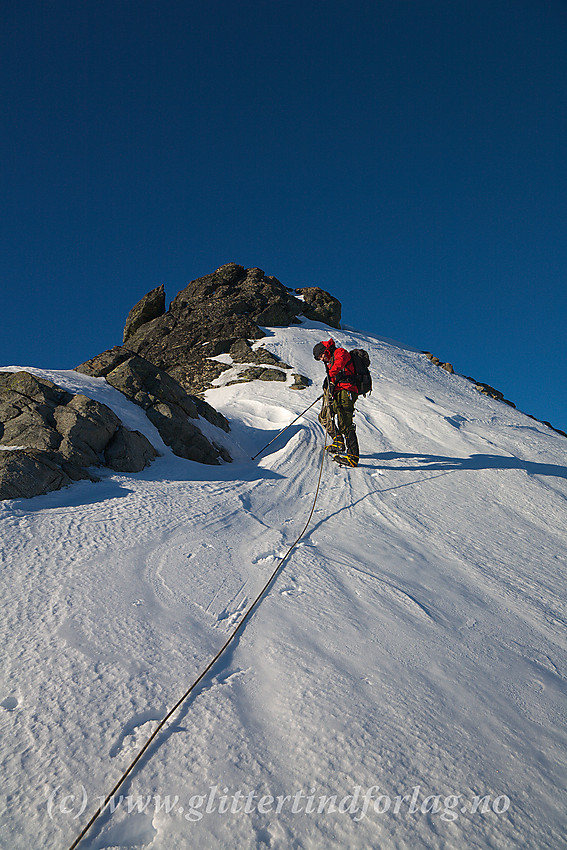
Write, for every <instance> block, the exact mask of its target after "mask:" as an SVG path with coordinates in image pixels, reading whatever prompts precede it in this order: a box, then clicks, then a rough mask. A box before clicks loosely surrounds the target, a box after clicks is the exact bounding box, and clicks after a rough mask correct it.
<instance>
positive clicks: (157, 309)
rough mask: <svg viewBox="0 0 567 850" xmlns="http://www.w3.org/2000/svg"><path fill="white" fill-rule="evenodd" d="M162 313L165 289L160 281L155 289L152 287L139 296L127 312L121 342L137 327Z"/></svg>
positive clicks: (163, 311)
mask: <svg viewBox="0 0 567 850" xmlns="http://www.w3.org/2000/svg"><path fill="white" fill-rule="evenodd" d="M164 313H165V290H164V288H163V283H162V285H161V286H158V287H156V289H152V291H151V292H148V294H147V295H144V297H143V298H141V299H140V301H138V303H137V304H135V305H134V306H133V307H132V309H131V310H130V312H129V313H128V317H127V319H126V325H125V327H124V339H123V342H126V340H127V339H128V338H129V337H131V336H132V334H135V333H136V331H137V330H138V328H140V327H141V326H142V325H145V324H147V323H148V322H151V320H152V319H157V318H158V316H162V315H163V314H164Z"/></svg>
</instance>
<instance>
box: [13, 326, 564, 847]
mask: <svg viewBox="0 0 567 850" xmlns="http://www.w3.org/2000/svg"><path fill="white" fill-rule="evenodd" d="M266 332H267V334H268V339H267V340H265V339H264V340H262V344H264V345H266V347H267V348H269V349H270V350H272V351H273V352H275V353H276V354H278V355H279V356H280V357H281V358H282V359H283V360H284V361H286V362H289V363H292V364H293V366H294V367H297V370H298V371H299V372H302V373H303V374H307V375H310V376H311V377H312V378H313V381H314V383H313V386H312V387H310V388H309V389H308V390H306V391H304V392H292V391H290V390H289V388H288V387H287V386H286V385H283V384H279V383H267V384H266V383H262V382H258V381H256V382H254V383H252V384H238V385H233V386H225V385H223V384H226V383H227V381H228V380H229V379H230V375H229V373H225V374H224V375H223V379H222V381H219V387H218V388H217V389H213V390H210V391H209V392H208V393H207V400H208V401H210V402H211V404H213V405H214V406H215V407H216V408H217V409H219V410H220V411H222V412H223V413H224V414H225V415H226V416H227V417H228V418H229V419H230V420H231V424H232V432H231V435H229V437H227V441H228V445H229V448H230V450H231V451H232V453H233V456H235V457H236V458H237V460H236V462H235V463H233V464H227V465H223V466H220V467H204V466H200V465H198V464H194V463H191V462H189V461H184V460H181V459H179V458H176V457H174V456H173V455H172V454H171V453H170V452H168V451H167V450H165V449H164V447H162V446H160V448H161V449H162V450H164V455H163V457H160V458H158V459H157V460H156V462H154V464H152V466H151V467H149V468H148V469H147V470H145V471H144V472H143V473H140V474H137V475H125V474H118V473H109V474H107V475H105V478H104V480H103V481H102V482H100V483H97V484H91V483H89V482H80V483H77V484H75V485H73V486H72V487H70V488H68V489H66V490H63V491H59V492H56V493H51V494H49V495H47V496H43V497H38V498H35V499H32V500H28V501H26V500H18V501H13V502H3V503H1V505H0V525H1V540H2V556H1V557H2V560H1V565H2V596H1V600H0V605H1V616H0V630H1V645H2V658H3V663H2V672H1V679H0V706H1V707H0V722H1V728H2V738H1V744H0V758H1V764H2V803H1V805H2V811H1V819H0V847H2V848H6V850H19V848H22V850H24V848H25V850H29V848H31V847H33V848H63V850H65V848H68V847H69V846H70V845H71V843H72V842H73V840H74V839H75V837H76V836H77V834H78V833H79V832H80V829H81V827H82V826H83V825H84V824H85V823H86V821H87V820H88V818H89V816H90V815H91V814H92V812H93V811H94V810H95V809H96V807H97V806H98V804H99V802H100V800H99V798H100V797H101V796H104V795H106V794H107V793H108V792H109V791H110V789H111V787H112V785H113V784H114V782H115V781H116V780H117V779H118V778H119V776H120V774H121V772H122V771H123V770H124V769H125V768H126V767H127V766H128V764H129V762H130V761H131V759H132V758H133V757H134V755H135V754H136V752H137V751H138V749H139V748H140V747H141V746H142V745H143V743H144V742H145V740H146V739H147V737H148V736H149V734H150V733H151V731H152V730H153V729H154V728H155V726H156V725H157V722H158V721H159V720H160V719H161V718H162V717H163V716H164V714H165V713H166V711H167V710H168V709H169V708H170V707H171V706H172V705H173V704H174V703H175V702H176V701H177V699H178V698H179V697H180V696H181V694H182V693H183V692H184V691H185V690H186V688H187V687H188V686H189V685H190V684H191V682H192V681H193V680H194V679H195V678H196V676H197V675H198V673H199V672H200V671H201V670H202V669H203V668H204V667H205V666H206V664H207V663H208V661H209V659H210V658H211V657H212V656H213V655H214V654H215V652H216V651H217V649H218V648H219V647H220V646H221V645H222V644H223V643H224V641H225V640H226V638H227V636H228V634H229V633H230V630H231V629H232V628H233V627H234V625H235V624H236V623H237V622H238V620H239V618H240V617H241V616H242V614H243V612H244V611H245V610H246V607H247V605H248V604H249V603H250V601H251V600H252V599H253V598H254V596H255V594H256V593H257V592H258V591H259V590H260V588H261V587H262V585H263V584H264V582H265V581H266V579H267V578H268V576H269V575H270V573H271V572H272V570H273V569H274V567H275V565H276V564H277V559H278V557H280V556H281V555H282V554H283V553H284V552H285V550H286V548H287V547H288V546H289V545H290V544H291V542H292V541H293V540H294V539H295V537H296V536H297V535H298V534H299V532H300V530H301V528H302V526H303V525H304V523H305V520H306V519H307V516H308V514H309V510H310V508H311V505H312V502H313V498H314V495H315V486H316V481H317V472H318V465H319V462H320V459H321V448H322V445H323V435H322V431H321V428H320V426H319V425H318V423H317V417H316V411H317V406H316V407H315V408H314V409H313V410H311V411H310V412H309V413H308V414H306V416H305V417H304V418H303V419H301V420H299V421H298V422H297V423H296V424H295V425H293V426H292V427H291V428H290V429H289V430H288V431H287V432H286V433H285V434H284V435H283V436H282V437H281V438H280V439H279V440H277V441H276V442H275V443H274V444H273V445H272V446H271V447H270V449H269V450H268V451H267V452H266V453H265V454H264V455H261V456H260V458H259V460H258V461H255V462H252V461H251V460H249V458H250V456H251V455H252V454H254V453H255V452H256V451H258V450H259V449H260V448H261V447H262V446H263V445H264V444H265V443H267V442H268V441H269V440H270V439H271V438H272V437H273V436H274V435H275V434H276V433H277V431H278V430H280V429H281V428H282V427H284V426H285V425H286V424H288V423H289V422H291V421H292V419H293V418H294V417H295V416H296V415H297V414H298V413H300V412H301V411H302V410H303V409H304V408H305V407H306V406H307V405H308V404H309V403H310V402H311V401H313V400H314V399H315V398H316V397H317V395H318V394H319V392H320V390H319V386H320V382H321V380H322V377H323V374H322V368H321V366H320V364H318V363H315V362H314V361H313V359H312V355H311V350H312V347H313V345H314V343H315V342H317V341H319V340H320V339H323V338H327V337H328V335H329V329H328V328H327V327H325V326H323V325H317V324H316V323H305V324H304V325H302V326H301V327H293V328H284V329H267V331H266ZM334 335H335V338H336V339H337V341H338V343H339V344H343V345H346V346H347V347H349V348H351V347H364V348H366V349H367V350H368V351H369V352H370V355H371V360H372V366H373V375H374V384H375V389H374V393H373V394H372V396H370V397H368V398H367V399H361V400H360V401H359V403H358V406H357V407H358V412H357V422H358V433H359V441H360V445H361V452H362V459H361V465H360V467H359V468H358V469H356V470H348V471H347V470H341V469H339V468H336V467H335V465H334V464H333V463H332V462H331V461H330V460H329V459H326V461H325V466H324V468H323V478H322V487H321V492H320V495H319V499H318V502H317V505H316V509H315V514H314V517H313V520H312V523H311V525H310V528H309V529H308V531H307V533H306V535H305V536H304V538H303V540H302V541H301V543H300V544H299V545H298V547H297V548H296V550H295V551H294V552H293V553H292V555H291V557H290V559H289V560H288V562H287V563H286V565H285V566H284V569H283V571H282V573H281V574H280V576H279V577H278V579H277V582H276V583H275V585H274V586H273V587H272V589H271V590H270V592H269V594H268V595H267V596H266V598H264V600H263V601H262V603H261V605H260V607H259V608H258V610H257V611H256V612H255V613H254V615H253V617H252V618H251V620H250V621H249V622H248V623H247V624H246V626H245V628H244V630H243V631H242V632H241V633H240V635H239V637H238V638H237V640H236V643H235V645H233V646H231V648H230V649H229V650H228V651H227V653H226V655H225V656H223V658H222V659H221V661H220V662H219V663H218V664H217V665H216V666H215V668H213V670H212V671H211V673H210V674H209V675H208V676H207V678H206V679H205V680H204V682H203V683H202V685H201V686H200V687H199V689H198V690H197V692H196V694H194V696H192V697H191V698H190V700H189V701H188V702H187V703H186V704H185V705H184V706H183V707H182V708H181V709H180V711H179V714H178V715H176V717H175V719H174V720H173V722H172V723H171V724H170V725H169V726H168V727H166V729H164V731H163V732H162V733H161V734H160V736H159V737H158V739H157V741H156V743H155V745H153V746H152V748H151V749H150V751H149V757H144V759H143V760H142V762H141V763H140V765H139V766H138V768H137V769H136V771H135V772H134V774H133V776H132V777H130V778H129V779H128V780H127V781H126V783H125V785H124V786H123V788H122V789H121V794H122V795H123V797H124V799H122V800H120V798H117V799H116V800H115V801H114V807H113V808H114V809H115V811H114V812H112V813H107V814H106V815H105V816H104V817H103V818H102V819H101V821H100V822H99V823H98V824H97V825H96V826H95V827H94V828H93V830H92V832H91V833H90V834H89V836H88V837H87V838H86V839H85V840H84V842H83V844H82V845H81V846H82V847H84V848H91V850H93V849H94V848H103V847H104V848H108V847H117V848H126V847H140V848H142V847H143V848H159V850H170V848H172V850H174V849H175V848H194V847H199V848H211V850H212V848H281V850H283V849H284V848H297V850H299V848H305V850H315V848H329V847H336V848H380V850H394V848H395V850H402V848H403V849H404V850H405V848H407V849H408V850H410V848H411V850H416V848H418V849H419V848H439V850H441V848H442V850H453V848H454V850H457V848H458V850H462V848H506V849H507V848H516V847H517V848H537V850H544V848H549V849H550V850H556V848H560V847H565V846H567V843H566V840H565V832H566V830H565V827H566V823H565V776H566V772H565V742H566V732H565V715H566V702H565V691H566V676H567V653H566V641H565V626H566V623H567V613H566V610H565V597H566V591H565V561H566V555H567V531H566V526H567V523H566V519H567V501H566V496H567V451H566V450H567V440H566V439H565V438H564V437H562V436H560V435H558V434H556V433H554V432H552V431H550V430H549V429H547V428H546V427H545V426H544V425H541V424H539V423H537V422H535V421H534V420H532V419H529V418H528V417H526V416H524V415H523V414H521V413H519V412H517V411H515V410H513V409H512V408H509V407H507V406H506V405H504V404H501V403H499V402H496V401H494V400H492V399H489V398H486V397H484V396H481V395H480V394H479V393H478V392H477V391H476V390H475V389H474V387H473V386H472V384H471V383H469V382H468V381H466V380H465V379H464V378H460V377H458V376H456V375H449V374H447V373H446V372H444V371H443V370H441V369H439V368H437V367H435V366H433V365H432V364H431V363H430V362H429V361H428V360H427V359H426V358H425V357H423V355H420V354H419V353H417V352H415V351H413V350H410V349H404V348H402V347H399V346H396V345H392V344H390V343H387V342H385V341H383V340H380V339H377V338H376V337H371V336H366V335H364V334H360V333H356V332H354V331H341V332H336V333H335V334H334ZM27 368H30V367H27ZM30 371H34V372H37V373H38V374H43V375H46V376H47V377H49V378H51V379H52V380H54V381H56V382H57V383H61V384H62V385H64V386H69V388H70V389H71V388H75V391H82V392H84V393H85V394H87V395H92V396H93V397H96V398H99V399H100V400H102V401H104V402H105V403H106V404H109V406H111V407H112V406H115V409H117V411H118V410H120V411H121V414H120V415H122V416H123V418H124V417H126V416H129V417H132V419H131V420H129V421H128V424H129V425H130V427H135V428H138V429H139V430H144V429H146V430H145V433H147V434H148V436H149V432H148V431H147V427H148V425H149V423H147V424H145V423H144V424H143V426H144V427H142V426H141V423H140V417H141V416H142V414H141V412H140V411H139V409H138V408H135V407H134V406H133V405H129V404H128V402H127V401H126V400H125V399H124V397H123V396H121V395H120V394H119V393H116V396H114V395H113V393H114V391H113V390H111V388H109V387H108V386H107V385H106V384H105V382H104V381H101V380H100V379H92V378H87V377H86V376H83V375H79V374H77V373H72V372H71V373H67V372H66V373H56V372H52V371H50V372H45V371H42V370H36V369H31V368H30ZM65 381H67V383H64V382H65ZM71 384H72V386H71ZM127 408H129V410H127ZM153 436H154V438H155V434H154V435H153ZM150 439H151V437H150Z"/></svg>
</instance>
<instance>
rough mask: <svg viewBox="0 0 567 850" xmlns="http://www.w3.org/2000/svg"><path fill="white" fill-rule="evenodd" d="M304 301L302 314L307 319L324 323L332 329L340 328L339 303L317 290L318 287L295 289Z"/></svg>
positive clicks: (326, 293) (322, 290)
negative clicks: (304, 305)
mask: <svg viewBox="0 0 567 850" xmlns="http://www.w3.org/2000/svg"><path fill="white" fill-rule="evenodd" d="M295 291H296V292H298V293H299V294H300V295H302V296H303V298H304V299H305V304H306V305H307V306H306V307H304V310H303V313H304V315H305V316H307V318H308V319H313V320H314V321H316V322H324V323H325V324H326V325H330V326H331V327H332V328H340V326H341V302H340V301H338V300H337V299H336V298H334V297H333V296H332V295H330V294H329V293H328V292H325V290H324V289H319V287H318V286H305V287H303V288H302V289H296V290H295Z"/></svg>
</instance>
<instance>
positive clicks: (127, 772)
mask: <svg viewBox="0 0 567 850" xmlns="http://www.w3.org/2000/svg"><path fill="white" fill-rule="evenodd" d="M316 401H319V399H316ZM313 404H315V402H313ZM312 406H313V405H310V407H312ZM304 412H305V411H304ZM291 424H293V423H291ZM288 427H289V426H288ZM284 430H285V429H284ZM278 436H279V435H278ZM274 439H275V438H274ZM326 446H327V433H326V432H325V444H324V446H323V450H322V452H321V463H320V465H319V476H318V478H317V487H316V489H315V497H314V499H313V504H312V506H311V511H310V512H309V516H308V517H307V522H306V523H305V525H304V526H303V529H302V530H301V532H300V534H299V535H298V537H297V538H296V539H295V540H294V542H293V543H292V544H291V546H290V547H289V549H288V550H287V552H286V553H285V554H284V556H283V557H282V558H280V560H279V561H278V563H277V565H276V567H275V569H274V571H273V572H272V574H271V576H270V577H269V579H268V581H267V582H266V584H265V585H264V587H263V588H262V590H261V591H260V592H259V594H258V595H257V596H256V598H255V599H254V601H253V602H252V603H251V604H250V605H249V607H248V609H247V610H246V611H245V613H244V616H243V617H242V619H241V620H240V622H239V623H238V625H237V626H236V628H235V629H234V631H233V632H232V633H231V634H230V636H229V637H228V639H227V640H226V641H225V643H224V644H223V646H222V647H221V648H220V649H219V651H218V652H217V654H216V655H215V657H214V658H212V659H211V661H209V663H208V664H207V666H206V667H205V669H204V670H203V671H202V673H200V675H199V676H198V677H197V679H195V681H194V682H193V684H192V685H190V687H188V688H187V690H186V691H185V693H184V694H183V696H181V697H180V698H179V699H178V700H177V702H176V703H175V705H174V706H173V708H171V709H170V710H169V711H168V712H167V714H166V715H165V717H164V718H163V720H161V721H160V723H159V724H158V726H157V727H156V729H155V730H154V731H153V732H152V734H151V735H150V737H149V738H148V740H147V741H146V743H145V744H144V746H143V747H142V749H141V750H140V752H139V753H138V754H137V756H136V757H135V759H134V760H133V761H132V762H131V764H130V765H129V767H128V768H127V769H126V770H125V771H124V773H123V774H122V776H121V777H120V779H119V780H118V782H117V783H116V784H115V786H114V788H113V789H112V791H110V792H109V794H108V795H107V796H106V797H105V799H104V801H103V802H102V803H101V805H100V806H99V807H98V809H97V810H96V812H95V813H94V814H93V815H92V817H91V819H90V820H89V822H88V823H87V824H86V826H85V827H84V828H83V829H82V830H81V832H80V834H79V835H78V836H77V838H76V839H75V840H74V841H73V843H72V844H71V846H70V847H69V850H75V848H76V847H77V846H78V845H79V843H80V842H81V841H82V840H83V838H84V837H85V835H86V834H87V832H88V831H89V830H90V828H91V827H92V825H93V824H94V823H95V821H96V820H97V819H98V818H99V817H100V815H101V814H102V813H103V811H104V810H105V808H106V807H107V806H108V804H109V802H110V800H112V798H113V797H114V795H115V794H116V792H117V791H118V789H119V788H120V787H121V785H122V784H123V783H124V781H125V780H126V779H127V778H128V776H130V774H131V773H132V771H133V770H134V768H135V767H136V765H137V764H138V762H139V761H140V759H141V758H142V756H143V755H144V753H145V752H146V751H147V750H148V748H149V747H150V746H151V744H152V743H153V741H155V739H156V737H157V736H158V734H159V733H160V732H161V730H162V729H163V728H164V726H166V724H167V723H168V722H169V720H170V719H171V718H172V717H173V715H174V714H175V712H176V711H177V709H178V708H180V706H181V705H182V704H183V703H184V702H185V700H186V699H187V698H188V697H189V695H190V694H191V692H192V691H193V690H194V689H195V688H196V687H197V685H198V684H199V683H200V682H201V681H202V680H203V679H204V678H205V676H206V675H207V673H208V672H209V671H210V670H211V668H212V667H214V665H215V664H216V663H217V661H218V660H219V658H220V657H221V655H222V654H223V653H224V652H225V650H226V649H227V648H228V647H229V646H230V644H231V643H232V641H233V640H234V639H235V637H236V635H237V634H238V633H239V632H240V631H242V629H243V628H244V625H245V624H246V622H247V621H248V620H249V619H250V617H251V616H252V613H253V611H254V609H255V608H256V607H257V606H258V604H259V603H260V601H261V599H262V597H263V596H265V594H266V593H267V592H268V590H269V589H270V587H271V586H272V584H273V583H274V581H275V580H276V578H277V575H278V573H279V572H280V571H281V569H282V567H283V565H284V563H285V561H286V560H287V558H288V557H289V556H290V555H291V553H292V552H293V550H294V549H295V547H296V546H297V544H298V543H299V541H300V540H301V538H302V537H303V535H304V534H305V532H306V531H307V528H308V526H309V523H310V522H311V518H312V517H313V513H314V512H315V505H316V504H317V499H318V496H319V490H320V487H321V476H322V474H323V463H324V460H325V454H326V452H325V448H326ZM264 448H266V447H264ZM262 451H263V449H262ZM258 454H259V453H258Z"/></svg>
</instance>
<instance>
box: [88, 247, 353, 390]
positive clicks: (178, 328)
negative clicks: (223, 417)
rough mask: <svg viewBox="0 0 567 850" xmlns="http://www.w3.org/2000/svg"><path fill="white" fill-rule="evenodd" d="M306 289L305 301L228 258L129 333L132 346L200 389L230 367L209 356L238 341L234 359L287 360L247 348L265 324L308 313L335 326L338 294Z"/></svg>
mask: <svg viewBox="0 0 567 850" xmlns="http://www.w3.org/2000/svg"><path fill="white" fill-rule="evenodd" d="M302 294H303V297H304V298H305V301H301V300H300V299H299V298H296V297H295V295H294V294H293V293H292V291H291V290H289V289H288V288H287V287H285V286H284V285H283V284H282V283H280V281H279V280H277V278H275V277H272V276H269V275H265V274H264V272H263V271H262V269H258V268H252V269H245V268H244V267H243V266H240V265H238V264H237V263H228V264H227V265H224V266H221V267H220V268H219V269H217V270H216V271H215V272H213V273H212V274H209V275H205V277H202V278H198V279H197V280H194V281H192V282H191V283H190V284H189V285H188V286H186V287H185V289H183V290H181V292H179V294H178V295H177V296H176V297H175V298H174V299H173V301H172V303H171V306H170V308H169V310H168V311H167V312H166V313H165V314H163V315H160V316H158V317H156V318H154V319H152V320H150V321H149V322H145V323H144V324H142V325H141V326H140V327H139V328H138V329H137V330H136V331H135V332H134V333H132V334H131V335H130V336H129V337H128V348H129V349H130V350H131V351H132V352H135V353H137V354H140V355H141V356H143V357H144V358H145V359H146V360H149V361H150V362H151V363H153V364H155V365H156V366H158V367H159V368H160V369H163V370H164V371H166V372H168V373H169V374H170V375H171V376H172V377H174V378H175V380H176V381H178V382H179V383H180V384H181V386H182V387H183V388H184V389H185V390H186V391H187V392H190V393H192V394H199V393H202V392H203V391H204V390H205V389H207V388H208V387H210V386H211V385H212V382H213V381H214V380H215V378H217V377H219V375H221V374H222V373H223V372H224V371H225V370H226V369H227V368H229V367H228V366H227V365H226V364H223V363H219V362H217V361H211V360H210V359H208V358H211V357H217V356H218V355H219V354H226V353H230V352H231V349H232V348H233V346H235V345H236V349H235V354H234V355H231V356H233V359H234V360H235V362H238V363H241V362H242V363H246V362H251V363H256V364H262V363H265V364H267V365H276V364H277V365H282V366H285V365H286V364H280V363H279V361H278V360H277V358H275V362H274V357H273V355H270V354H269V352H267V351H265V350H264V349H263V350H261V351H258V350H256V351H252V355H250V354H249V352H248V350H247V349H250V350H252V349H251V345H250V340H256V339H260V338H261V337H263V336H264V332H263V330H262V327H266V326H287V325H290V324H294V323H298V322H299V319H298V316H301V315H302V314H304V313H305V315H309V316H312V317H313V318H316V319H317V320H318V321H326V319H327V318H330V319H331V320H332V322H334V324H333V327H336V326H337V324H336V322H337V321H338V320H337V316H338V317H339V319H340V303H339V302H338V301H337V300H336V299H333V298H332V296H330V295H328V293H325V292H324V291H323V290H320V289H319V288H318V287H307V288H306V289H305V291H304V292H303V291H302ZM244 357H248V358H250V359H246V360H245V359H243V358H244ZM95 359H96V358H95ZM287 368H290V367H287ZM277 380H280V379H279V378H278V379H277Z"/></svg>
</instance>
